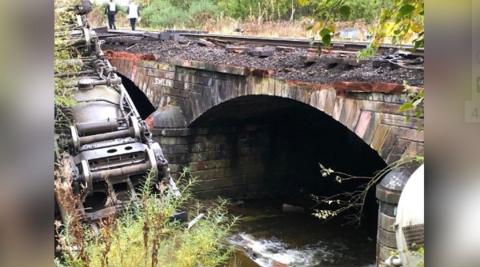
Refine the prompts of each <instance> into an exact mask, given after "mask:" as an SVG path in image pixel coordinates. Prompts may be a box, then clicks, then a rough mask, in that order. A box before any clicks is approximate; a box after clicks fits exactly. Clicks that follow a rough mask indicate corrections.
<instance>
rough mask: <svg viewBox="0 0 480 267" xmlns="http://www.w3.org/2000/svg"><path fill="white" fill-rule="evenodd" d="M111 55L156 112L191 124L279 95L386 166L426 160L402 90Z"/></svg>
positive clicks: (420, 124) (392, 86)
mask: <svg viewBox="0 0 480 267" xmlns="http://www.w3.org/2000/svg"><path fill="white" fill-rule="evenodd" d="M124 54H127V55H128V56H125V55H124ZM107 55H109V59H110V62H111V63H112V65H113V66H115V67H116V68H117V70H118V72H119V73H121V74H123V75H125V76H126V77H129V78H130V79H131V80H132V81H133V82H134V83H135V84H137V86H138V87H139V88H140V89H141V90H142V91H143V92H144V93H145V95H146V96H147V97H148V99H149V100H150V102H151V103H152V104H153V105H154V107H155V108H157V109H158V110H161V109H162V108H163V107H165V106H168V105H174V106H178V107H180V109H181V111H182V113H183V116H184V117H185V121H186V122H187V125H190V124H191V123H192V122H194V121H195V120H196V119H198V118H199V117H200V116H202V114H204V113H205V112H207V111H208V110H210V109H212V108H213V107H215V106H218V105H220V104H222V103H224V102H226V101H229V100H232V99H235V98H237V97H241V96H252V95H266V96H276V97H281V98H288V99H291V100H295V101H298V102H301V103H304V104H306V105H308V106H311V107H313V108H315V109H317V110H319V111H321V112H324V113H325V114H327V115H329V116H330V117H331V118H333V119H334V120H336V121H338V122H339V123H340V124H342V125H343V126H345V127H346V128H348V129H349V130H350V131H351V132H353V133H355V134H356V135H357V136H358V137H359V138H360V139H362V140H363V141H364V142H365V143H366V144H368V145H369V146H370V147H371V148H372V149H373V150H375V151H377V152H378V154H379V155H380V156H381V157H382V159H383V160H384V161H385V162H387V163H391V162H393V161H395V160H397V159H399V158H400V157H401V156H403V155H406V154H408V155H423V131H422V128H423V119H418V118H415V117H413V116H412V115H413V114H404V113H401V112H399V111H398V109H399V107H400V105H401V104H402V103H403V102H404V101H405V99H406V96H405V94H404V93H402V91H403V86H401V85H397V84H389V83H382V82H378V83H377V82H373V83H365V82H336V83H333V84H315V83H306V82H299V81H284V80H278V79H275V78H272V77H271V76H270V75H269V72H268V71H262V70H260V71H259V70H251V69H248V68H243V67H242V68H240V67H232V66H224V65H210V64H206V63H203V62H195V61H174V62H167V63H165V62H159V60H161V59H157V58H153V59H152V58H150V57H147V58H143V57H145V56H142V55H140V56H138V55H132V54H129V53H125V52H120V53H118V54H114V55H112V54H111V53H110V54H108V53H107Z"/></svg>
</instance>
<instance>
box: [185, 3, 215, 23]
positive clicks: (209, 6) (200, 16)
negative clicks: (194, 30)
mask: <svg viewBox="0 0 480 267" xmlns="http://www.w3.org/2000/svg"><path fill="white" fill-rule="evenodd" d="M218 13H219V8H218V6H217V5H215V3H213V2H212V1H211V0H198V1H195V2H192V3H191V4H190V8H189V9H188V14H189V16H190V23H191V24H192V25H197V26H198V25H199V24H200V25H204V24H206V23H207V22H208V21H209V20H212V19H214V18H216V17H217V15H218Z"/></svg>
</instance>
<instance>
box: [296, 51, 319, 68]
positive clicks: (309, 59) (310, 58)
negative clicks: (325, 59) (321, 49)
mask: <svg viewBox="0 0 480 267" xmlns="http://www.w3.org/2000/svg"><path fill="white" fill-rule="evenodd" d="M318 59H319V56H318V55H317V53H312V52H308V53H307V54H305V55H301V56H300V61H301V62H303V65H305V66H307V67H308V66H311V65H313V64H315V63H316V62H317V60H318Z"/></svg>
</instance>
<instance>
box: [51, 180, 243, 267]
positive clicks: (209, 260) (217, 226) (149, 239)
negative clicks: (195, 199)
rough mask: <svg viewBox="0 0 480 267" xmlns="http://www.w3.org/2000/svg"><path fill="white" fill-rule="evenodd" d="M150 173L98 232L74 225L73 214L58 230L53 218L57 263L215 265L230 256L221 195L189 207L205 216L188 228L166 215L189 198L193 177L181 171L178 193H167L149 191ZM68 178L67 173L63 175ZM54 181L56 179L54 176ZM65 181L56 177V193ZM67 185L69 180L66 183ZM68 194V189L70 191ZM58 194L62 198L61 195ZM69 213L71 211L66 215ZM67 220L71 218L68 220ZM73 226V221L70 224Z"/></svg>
mask: <svg viewBox="0 0 480 267" xmlns="http://www.w3.org/2000/svg"><path fill="white" fill-rule="evenodd" d="M151 179H152V177H151V176H150V175H149V176H147V179H146V181H145V185H144V186H143V188H141V190H140V192H139V194H138V197H139V200H138V201H136V202H133V203H132V204H131V205H130V206H129V207H128V208H127V210H126V211H124V212H122V214H120V215H118V216H117V217H115V218H114V217H111V218H108V219H106V220H105V221H103V222H102V224H101V228H100V230H99V232H98V233H97V232H94V231H93V230H89V229H86V228H85V229H83V230H82V229H81V228H80V227H78V220H77V222H75V220H73V221H72V220H70V219H67V220H66V223H64V225H63V230H58V229H61V227H60V224H59V223H58V222H57V223H56V225H57V228H56V229H57V232H58V237H59V238H58V240H59V245H60V247H61V249H62V254H61V257H60V258H56V260H55V263H56V265H57V266H62V265H64V266H92V267H96V266H101V267H107V266H125V267H137V266H162V267H163V266H166V267H169V266H171V267H190V266H204V267H216V266H222V265H224V264H225V263H226V262H227V260H228V259H229V258H230V254H231V252H232V247H231V246H230V245H227V243H226V242H225V238H226V237H228V235H229V233H230V229H231V227H232V226H233V224H234V223H235V219H234V218H232V217H230V216H229V215H228V214H227V212H226V207H225V205H226V203H225V202H224V201H220V202H218V203H217V205H215V206H213V207H209V208H208V209H207V211H204V210H205V208H203V207H200V206H199V204H197V206H194V208H192V211H191V213H193V215H194V216H195V215H197V214H199V213H200V211H203V213H204V215H205V216H204V217H203V218H202V219H201V220H199V221H198V222H197V223H196V224H195V225H193V226H192V227H191V228H185V227H184V226H183V225H181V224H180V223H179V222H175V221H172V220H170V219H169V218H170V217H171V216H172V215H173V214H174V212H175V211H176V210H178V209H179V208H180V207H181V206H184V205H185V204H186V203H187V202H189V201H191V200H192V198H191V195H190V188H191V186H192V183H193V182H192V180H190V179H185V175H183V176H182V178H181V179H182V180H183V181H185V182H184V183H183V184H182V183H179V188H180V190H181V192H182V196H181V197H180V198H178V197H175V196H174V195H173V194H171V193H163V194H161V195H159V193H154V192H153V191H152V189H151V186H149V185H151ZM67 180H68V179H67ZM57 181H58V180H57ZM61 185H66V184H65V183H59V182H57V183H56V190H57V194H61V193H62V192H70V191H68V190H67V191H65V190H64V186H61ZM67 187H68V186H67ZM70 194H71V193H70ZM60 199H64V198H61V197H60ZM69 218H70V217H69ZM72 222H73V223H74V224H73V225H72ZM72 226H75V227H72Z"/></svg>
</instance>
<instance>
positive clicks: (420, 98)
mask: <svg viewBox="0 0 480 267" xmlns="http://www.w3.org/2000/svg"><path fill="white" fill-rule="evenodd" d="M405 91H406V92H407V101H406V102H405V103H403V104H402V105H401V106H400V108H399V111H400V112H409V111H411V112H414V113H415V116H416V117H418V118H423V116H424V115H423V102H424V100H425V91H424V88H420V89H417V88H412V87H410V86H408V85H407V84H405Z"/></svg>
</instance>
